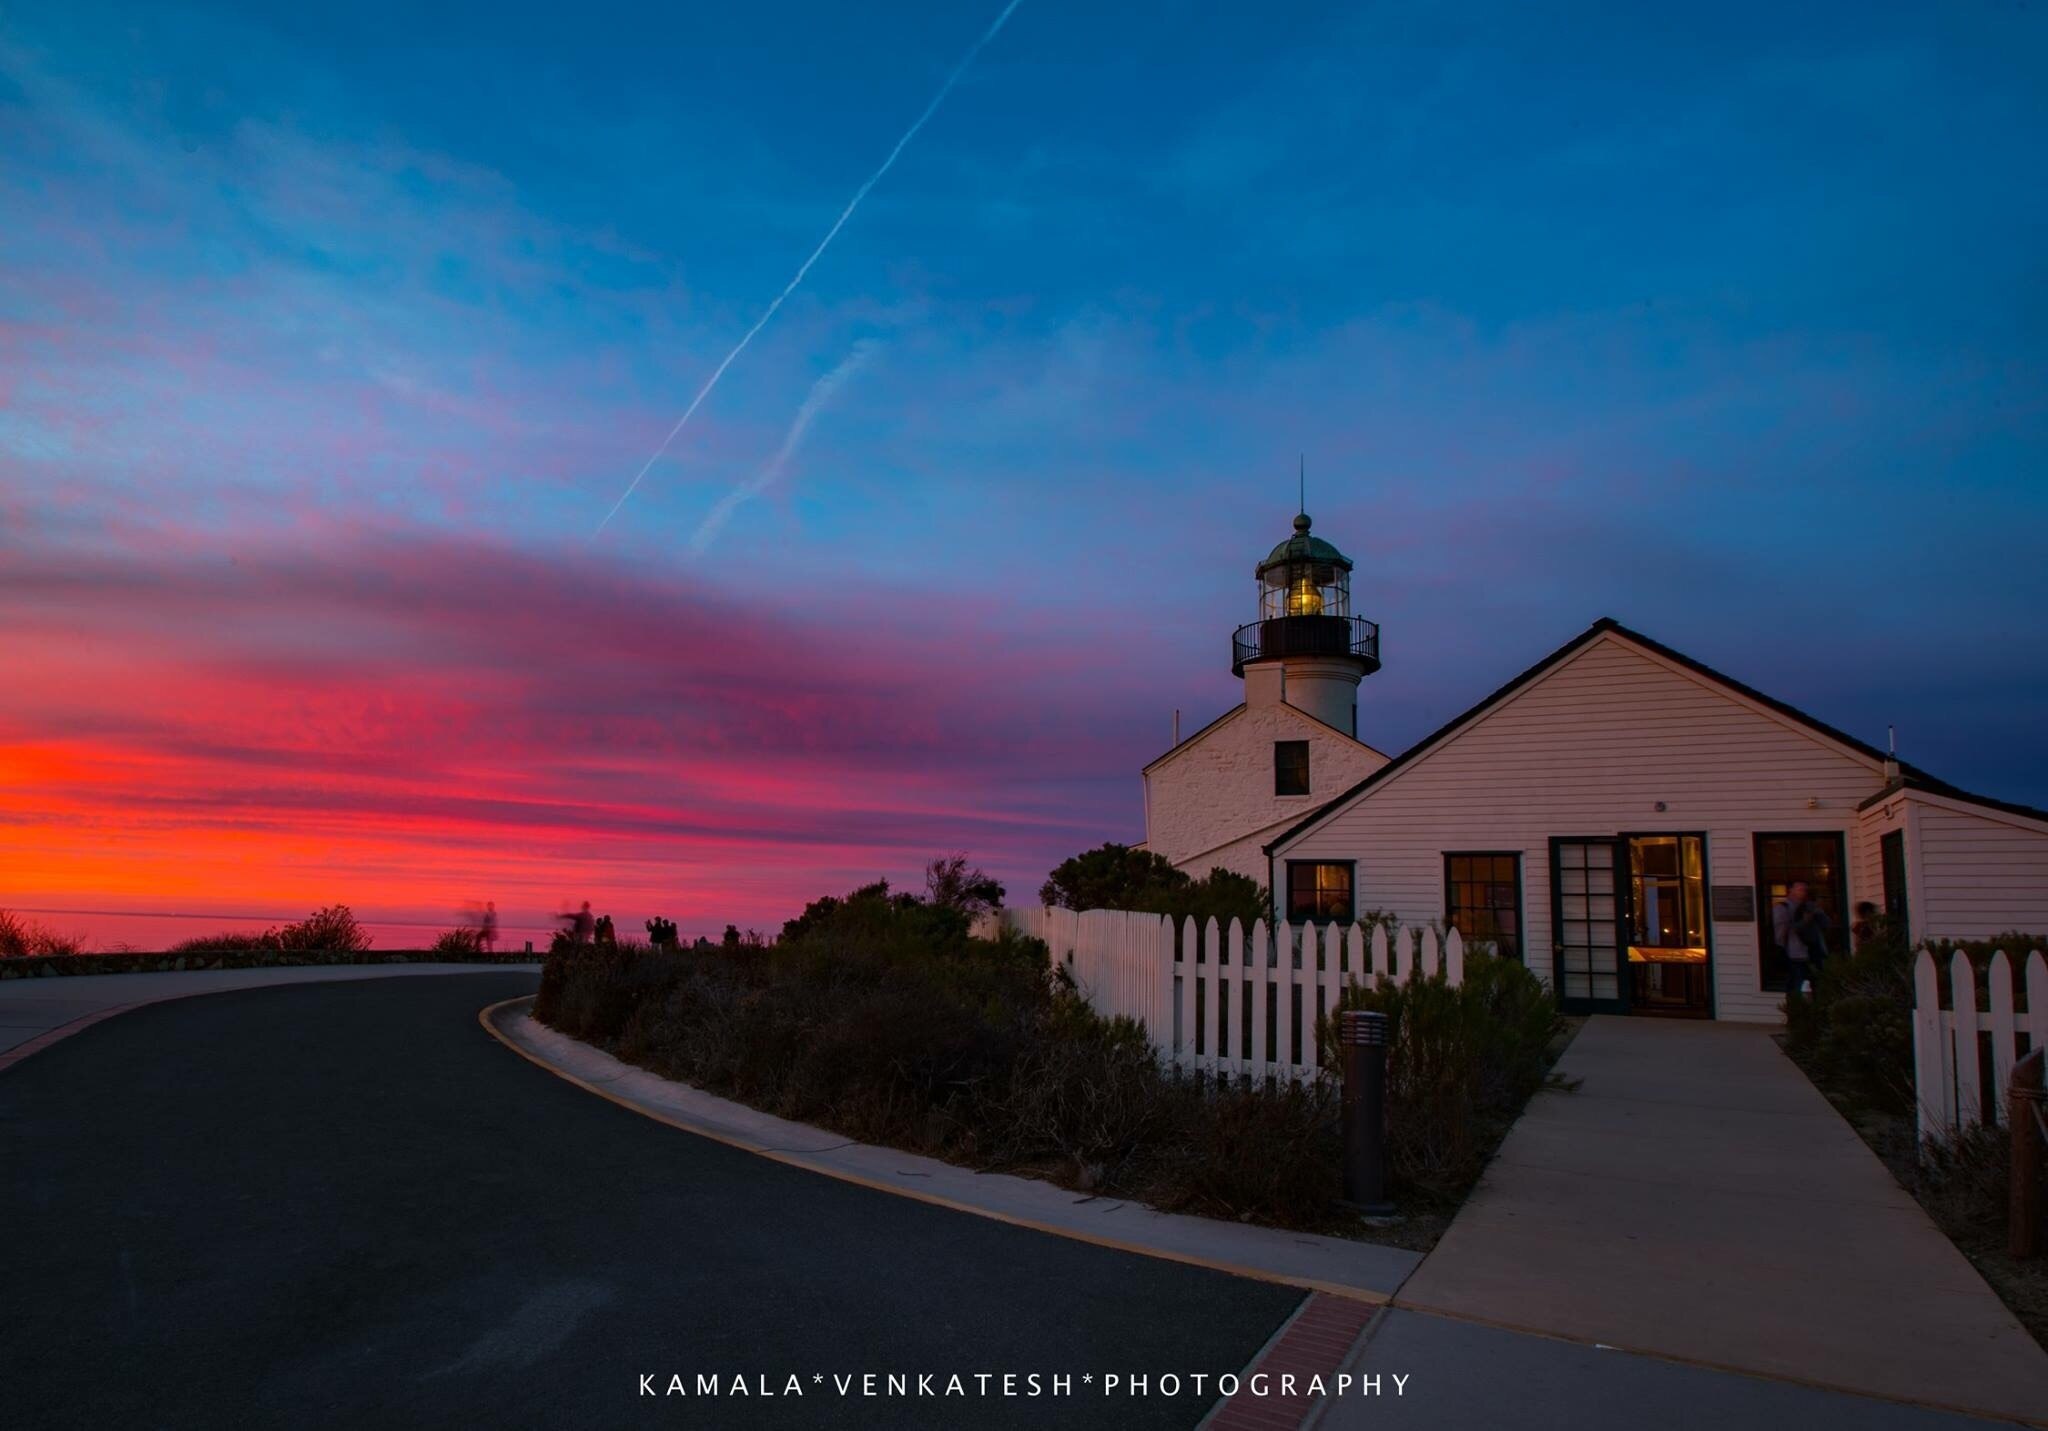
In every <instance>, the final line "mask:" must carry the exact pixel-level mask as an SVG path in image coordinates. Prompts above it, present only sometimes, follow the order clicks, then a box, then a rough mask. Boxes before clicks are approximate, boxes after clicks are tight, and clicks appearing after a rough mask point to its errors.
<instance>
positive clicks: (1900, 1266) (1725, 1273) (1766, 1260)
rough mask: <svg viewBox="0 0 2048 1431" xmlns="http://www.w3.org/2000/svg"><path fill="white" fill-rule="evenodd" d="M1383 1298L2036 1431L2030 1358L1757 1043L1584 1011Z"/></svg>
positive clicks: (1949, 1250)
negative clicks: (1572, 1084) (1457, 1207)
mask: <svg viewBox="0 0 2048 1431" xmlns="http://www.w3.org/2000/svg"><path fill="white" fill-rule="evenodd" d="M1559 1072H1560V1073H1562V1074H1564V1075H1565V1076H1567V1077H1571V1078H1577V1079H1582V1080H1584V1083H1583V1086H1582V1087H1581V1088H1580V1089H1579V1091H1578V1092H1577V1093H1575V1094H1543V1095H1539V1096H1538V1097H1537V1099H1536V1100H1535V1101H1534V1102H1533V1103H1531V1105H1530V1108H1529V1111H1528V1112H1527V1113H1526V1114H1524V1115H1523V1117H1522V1120H1521V1121H1520V1122H1519V1123H1518V1124H1516V1126H1515V1128H1514V1131H1513V1132H1512V1133H1511V1134H1509V1136H1508V1140H1507V1142H1506V1143H1505V1144H1504V1145H1503V1146H1502V1148H1501V1151H1500V1155H1499V1156H1498V1157H1497V1158H1496V1159H1495V1160H1494V1162H1493V1163H1492V1164H1491V1165H1490V1166H1489V1167H1488V1169H1487V1172H1486V1176H1485V1178H1484V1179H1483V1180H1482V1182H1481V1184H1480V1186H1479V1189H1478V1191H1477V1192H1475V1193H1474V1194H1473V1196H1472V1198H1471V1200H1470V1201H1469V1202H1467V1203H1466V1205H1465V1208H1464V1210H1463V1211H1462V1212H1461V1213H1460V1214H1459V1215H1458V1217H1457V1220H1456V1221H1455V1222H1453V1223H1452V1225H1451V1228H1450V1231H1449V1232H1448V1233H1447V1234H1446V1235H1445V1237H1444V1239H1443V1241H1442V1242H1441V1243H1440V1244H1438V1246H1437V1248H1436V1250H1435V1251H1434V1252H1432V1253H1431V1254H1430V1256H1429V1257H1428V1258H1427V1259H1425V1260H1424V1262H1423V1264H1422V1266H1421V1267H1420V1268H1419V1269H1418V1270H1417V1271H1416V1273H1415V1275H1414V1276H1413V1277H1411V1278H1410V1279H1409V1281H1408V1283H1407V1285H1406V1286H1405V1287H1403V1288H1402V1290H1401V1293H1400V1295H1399V1297H1398V1298H1397V1299H1396V1305H1397V1306H1400V1307H1406V1308H1411V1309H1415V1310H1420V1311H1433V1312H1442V1313H1447V1314H1450V1315H1452V1316H1455V1317H1459V1318H1466V1319H1470V1320H1473V1321H1478V1322H1484V1323H1491V1324H1493V1325H1494V1326H1497V1327H1505V1328H1514V1329H1521V1330H1526V1331H1535V1332H1542V1333H1546V1334H1548V1335H1550V1336H1553V1337H1562V1338H1568V1339H1571V1340H1575V1341H1580V1342H1587V1343H1595V1344H1600V1345H1603V1346H1607V1347H1614V1348H1622V1349H1626V1350H1634V1351H1642V1352H1649V1353H1653V1354H1655V1355H1657V1356H1661V1357H1668V1358H1675V1359H1678V1360H1681V1361H1687V1362H1693V1363H1698V1364H1701V1365H1704V1366H1708V1367H1720V1368H1725V1369H1728V1370H1735V1371H1744V1372H1750V1373H1757V1374H1762V1375H1766V1376H1772V1377H1783V1378H1789V1379H1793V1380H1797V1381H1804V1382H1809V1383H1813V1384H1815V1385H1818V1386H1828V1387H1837V1388H1843V1389H1848V1390H1854V1391H1859V1392H1863V1393H1866V1394H1869V1395H1874V1396H1884V1397H1894V1398H1899V1399H1902V1400H1908V1401H1915V1402H1920V1403H1923V1404H1930V1405H1937V1406H1947V1407H1953V1408H1957V1409H1963V1410H1969V1411H1974V1412H1980V1413H1984V1414H1989V1415H1998V1416H2007V1417H2013V1418H2020V1419H2027V1420H2032V1421H2037V1422H2042V1423H2048V1354H2044V1353H2043V1352H2042V1350H2041V1349H2040V1347H2038V1346H2037V1345H2035V1343H2034V1341H2033V1340H2032V1338H2030V1337H2029V1336H2028V1335H2027V1333H2026V1331H2025V1329H2024V1328H2022V1327H2021V1326H2020V1325H2019V1324H2018V1322H2017V1321H2016V1320H2014V1318H2013V1316H2012V1314H2011V1313H2010V1312H2008V1311H2007V1310H2006V1309H2005V1306H2004V1304H2003V1303H2001V1302H2000V1301H1999V1300H1998V1298H1997V1296H1996V1295H1995V1294H1994V1293H1993V1292H1992V1291H1991V1289H1990V1288H1989V1287H1987V1286H1986V1285H1985V1284H1984V1281H1983V1279H1982V1278H1980V1277H1979V1276H1978V1275H1977V1273H1976V1271H1975V1270H1974V1269H1973V1268H1972V1267H1971V1266H1970V1264H1969V1263H1968V1262H1967V1261H1966V1260H1965V1259H1964V1258H1963V1256H1962V1254H1961V1253H1959V1252H1957V1251H1956V1250H1955V1247H1954V1246H1953V1245H1952V1244H1951V1243H1950V1242H1949V1241H1948V1239H1947V1238H1945V1237H1944V1236H1942V1234H1941V1233H1940V1232H1939V1231H1938V1230H1936V1228H1935V1226H1934V1224H1933V1223H1932V1222H1930V1221H1929V1220H1928V1218H1927V1216H1926V1214H1925V1213H1924V1212H1922V1211H1921V1210H1920V1207H1919V1205H1918V1204H1917V1203H1915V1202H1914V1201H1913V1199H1912V1198H1911V1197H1910V1196H1909V1195H1908V1194H1907V1193H1906V1192H1905V1191H1904V1190H1903V1189H1902V1188H1900V1187H1899V1185H1898V1184H1897V1182H1896V1181H1894V1180H1893V1178H1892V1177H1891V1175H1890V1173H1889V1172H1887V1171H1886V1169H1885V1167H1884V1165H1883V1164H1881V1163H1880V1162H1878V1160H1877V1158H1876V1156H1875V1155H1873V1154H1872V1153H1871V1152H1870V1150H1869V1149H1868V1148H1867V1147H1865V1146H1864V1144H1863V1142H1862V1140H1861V1139H1859V1138H1858V1137H1857V1136H1856V1134H1855V1132H1854V1131H1853V1130H1852V1129H1850V1127H1849V1126H1848V1124H1847V1123H1845V1122H1844V1121H1843V1120H1842V1119H1841V1117H1840V1116H1839V1115H1838V1114H1836V1112H1835V1111H1834V1109H1833V1108H1831V1107H1830V1106H1829V1105H1828V1103H1827V1101H1826V1100H1825V1099H1823V1098H1822V1097H1821V1095H1820V1094H1819V1092H1817V1091H1816V1090H1815V1089H1814V1087H1813V1086H1812V1084H1810V1083H1809V1082H1808V1081H1807V1080H1806V1078H1805V1076H1804V1075H1803V1074H1801V1073H1800V1071H1799V1070H1798V1069H1797V1068H1796V1067H1794V1066H1793V1064H1792V1062H1791V1061H1790V1060H1789V1059H1787V1058H1786V1057H1785V1055H1784V1054H1783V1053H1782V1052H1781V1051H1780V1050H1779V1049H1778V1047H1777V1046H1776V1044H1775V1043H1774V1042H1773V1041H1772V1039H1771V1037H1770V1035H1769V1033H1768V1032H1766V1031H1764V1030H1761V1029H1756V1028H1745V1027H1742V1026H1740V1025H1732V1024H1718V1023H1679V1022H1668V1021H1661V1020H1653V1019H1625V1018H1611V1017H1610V1018H1595V1019H1591V1020H1589V1021H1588V1022H1587V1024H1586V1026H1585V1028H1584V1029H1583V1030H1581V1032H1580V1033H1579V1036H1578V1037H1577V1038H1576V1039H1575V1040H1574V1041H1573V1043H1572V1045H1571V1047H1570V1049H1569V1050H1567V1052H1566V1054H1565V1057H1564V1059H1563V1061H1562V1062H1561V1063H1560V1064H1559Z"/></svg>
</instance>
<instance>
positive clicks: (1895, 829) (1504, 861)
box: [1145, 517, 2048, 1020]
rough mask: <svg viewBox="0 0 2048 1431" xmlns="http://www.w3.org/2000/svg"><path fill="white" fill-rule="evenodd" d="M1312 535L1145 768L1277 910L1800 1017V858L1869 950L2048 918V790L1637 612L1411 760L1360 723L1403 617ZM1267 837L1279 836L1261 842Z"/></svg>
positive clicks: (2026, 927) (1566, 993)
mask: <svg viewBox="0 0 2048 1431" xmlns="http://www.w3.org/2000/svg"><path fill="white" fill-rule="evenodd" d="M1296 528H1297V531H1296V535H1295V537H1294V538H1293V539H1291V540H1290V541H1289V542H1284V543H1282V544H1281V546H1280V547H1278V548H1275V550H1274V552H1273V554H1272V555H1271V556H1270V557H1268V558H1267V559H1266V561H1265V562H1262V563H1261V564H1260V567H1259V581H1260V592H1261V602H1262V606H1261V611H1260V619H1259V620H1258V621H1256V622H1253V623H1251V624H1250V625H1248V626H1246V627H1243V628H1240V630H1239V631H1238V633H1237V636H1236V640H1235V657H1236V661H1237V666H1238V669H1239V671H1240V672H1241V673H1242V674H1243V676H1244V680H1245V703H1244V704H1243V705H1242V706H1239V707H1238V708H1237V709H1235V710H1233V711H1231V712H1229V713H1228V714H1226V715H1225V716H1223V717H1222V718H1221V719H1220V720H1218V721H1216V722H1214V723H1212V724H1211V725H1210V726H1208V727H1206V728H1205V729H1203V730H1201V731H1198V732H1196V734H1195V735H1193V736H1191V737H1190V738H1189V739H1187V740H1185V741H1182V742H1180V743H1179V744H1178V745H1176V746H1175V747H1174V748H1173V749H1172V750H1170V751H1168V752H1167V753H1166V754H1165V755H1163V756H1161V757H1160V758H1159V759H1158V760H1155V761H1154V762H1153V763H1152V764H1151V765H1149V766H1147V767H1146V770H1145V790H1146V819H1147V843H1148V847H1149V848H1151V849H1153V850H1155V851H1157V852H1158V853H1160V854H1162V855H1164V856H1166V858H1168V859H1170V860H1172V861H1173V862H1174V863H1175V864H1176V865H1178V866H1180V867H1182V868H1184V869H1186V870H1188V872H1189V873H1191V874H1196V875H1200V874H1202V873H1204V872H1206V870H1207V868H1208V867H1209V866H1210V865H1213V864H1221V865H1225V866H1226V867H1228V868H1232V869H1237V870H1240V871H1242V872H1245V873H1249V874H1255V875H1257V876H1258V877H1259V878H1260V879H1261V880H1262V881H1265V882H1266V883H1267V887H1268V888H1269V889H1270V890H1271V891H1272V893H1273V903H1274V913H1275V917H1276V918H1279V919H1286V920H1290V921H1299V920H1305V919H1313V920H1340V921H1342V920H1349V919H1351V918H1352V917H1353V916H1354V915H1355V914H1356V913H1357V912H1358V911H1361V910H1378V911H1382V912H1385V913H1387V914H1390V915H1392V916H1394V917H1395V918H1397V919H1399V920H1401V921H1403V922H1406V923H1411V924H1413V923H1427V922H1432V921H1437V920H1442V921H1446V922H1448V923H1449V924H1451V925H1453V926H1455V927H1456V928H1458V929H1459V930H1460V931H1461V932H1462V933H1463V934H1464V936H1465V937H1466V938H1467V939H1468V940H1470V939H1484V940H1488V941H1490V942H1492V943H1493V945H1494V946H1495V947H1496V948H1497V949H1498V950H1500V951H1501V952H1504V953H1508V954H1511V955H1513V956H1515V957H1517V958H1520V959H1522V960H1523V961H1524V962H1526V963H1527V964H1528V965H1529V966H1530V967H1531V968H1532V969H1534V970H1536V971H1537V972H1538V973H1539V974H1541V975H1542V976H1543V977H1544V978H1546V979H1547V980H1549V981H1550V982H1551V983H1552V984H1553V986H1554V987H1555V988H1556V989H1557V990H1558V992H1559V996H1560V998H1561V1000H1562V1002H1563V1004H1564V1006H1565V1008H1566V1009H1567V1010H1568V1011H1583V1012H1594V1011H1598V1012H1611V1013H1624V1012H1625V1013H1656V1014H1670V1015H1679V1016H1691V1017H1699V1018H1723V1019H1743V1020H1775V1019H1777V1018H1778V1017H1779V1016H1780V1009H1781V1006H1782V1004H1783V993H1782V990H1783V988H1784V978H1785V964H1784V956H1783V953H1782V951H1781V950H1780V949H1779V948H1778V947H1777V945H1776V943H1775V941H1774V940H1773V938H1772V936H1771V928H1770V908H1771V905H1772V904H1773V902H1775V901H1776V900H1777V899H1779V898H1781V897H1782V896H1783V894H1784V891H1785V889H1786V887H1787V886H1788V885H1789V884H1790V883H1791V882H1792V881H1793V880H1795V879H1798V880H1804V881H1806V882H1807V884H1808V886H1809V888H1810V890H1811V891H1812V895H1813V897H1814V898H1815V899H1817V900H1818V901H1819V902H1820V903H1821V904H1822V905H1823V907H1825V908H1826V909H1828V910H1829V911H1830V912H1831V914H1832V916H1833V918H1834V921H1835V925H1836V929H1837V931H1838V934H1837V938H1838V942H1839V943H1840V944H1841V945H1842V946H1843V947H1846V946H1847V940H1848V929H1849V926H1850V925H1851V923H1852V922H1853V919H1854V911H1855V909H1856V908H1857V906H1858V905H1860V904H1863V903H1866V902H1867V903H1869V904H1872V905H1874V906H1876V907H1877V908H1878V909H1880V910H1882V911H1884V912H1886V913H1888V914H1890V915H1891V916H1892V917H1893V918H1895V919H1899V920H1903V921H1904V922H1905V925H1906V927H1907V928H1908V930H1909V931H1910V933H1911V935H1912V937H1913V938H1915V939H1916V940H1918V939H1927V938H1977V937H1983V936H1988V935H1992V934H1997V933H2001V932H2004V931H2007V930H2013V929H2019V930H2023V931H2026V932H2030V933H2037V934H2048V811H2041V810H2035V809H2031V808H2029V807H2026V806H2023V805H2016V804H2012V803H2009V802H2006V801H2002V800H1994V799H1989V798H1987V797H1984V796H1981V795H1973V794H1970V793H1968V792H1966V791H1963V790H1959V789H1957V788H1955V787H1954V786H1951V785H1949V784H1947V783H1945V782H1943V781H1940V780H1937V779H1935V778H1933V777H1931V776H1929V775H1927V774H1925V773H1923V772H1921V771H1919V770H1916V769H1914V768H1913V767H1912V766H1910V765H1906V764H1903V763H1901V762H1898V761H1895V760H1891V759H1889V758H1888V757H1887V756H1886V754H1885V753H1884V752H1883V751H1880V750H1877V749H1875V748H1873V747H1872V746H1870V745H1867V744H1865V743H1864V742H1862V741H1859V740H1857V739H1855V738H1854V737H1851V736H1849V735H1846V734H1844V733H1843V732H1841V731H1838V730H1835V729H1833V728H1831V727H1829V726H1827V725H1825V724H1823V723H1821V722H1820V721H1818V720H1815V719H1814V718H1813V717H1811V716H1808V715H1806V714H1804V713H1803V712H1801V711H1798V710H1795V709H1793V708H1792V707H1790V706H1788V705H1786V704H1784V703H1783V702H1781V701H1777V700H1774V699H1772V698H1771V697H1769V696H1766V695H1764V694H1763V693H1762V692H1760V691H1756V690H1753V689H1751V688H1750V687H1748V686H1745V685H1743V684H1742V683H1741V682H1739V681H1735V680H1732V679H1730V678H1729V677H1727V676H1724V675H1722V674H1721V673H1719V672H1718V671H1714V670H1712V669H1710V668H1708V667H1706V666H1703V665H1701V664H1700V663H1699V662H1697V661H1694V660H1692V659H1690V658H1689V657H1686V656H1684V655H1681V654H1680V653H1679V652H1677V651H1674V650H1672V649H1671V648H1669V647H1667V646H1664V645H1662V644H1660V643H1658V642H1656V641H1654V640H1651V639H1650V638H1649V637H1647V636H1644V635H1642V634H1640V633H1638V632H1635V631H1631V630H1629V629H1628V628H1627V627H1624V626H1622V625H1621V624H1619V623H1618V622H1616V621H1613V620H1602V621H1599V622H1596V623H1595V624H1594V625H1593V626H1592V627H1591V628H1589V629H1588V630H1586V631H1585V632H1584V633H1582V634H1581V635H1579V636H1578V637H1577V638H1575V639H1574V640H1572V641H1570V642H1568V643H1566V644H1565V645H1564V646H1562V647H1560V648H1559V649H1557V650H1556V651H1553V652H1552V653H1551V654H1550V655H1548V656H1546V657H1544V658H1543V659H1542V660H1541V661H1539V662H1537V663H1536V664H1535V665H1534V666H1531V667H1530V668H1529V669H1528V670H1526V671H1524V672H1523V673H1522V674H1521V675H1519V676H1517V677H1515V678H1514V679H1513V680H1512V681H1509V682H1508V683H1507V684H1506V685H1504V686H1502V687H1501V688H1500V689H1499V690H1497V691H1495V692H1494V693H1493V694H1491V695H1489V696H1487V697H1486V698H1485V699H1484V700H1482V701H1480V702H1479V704H1477V705H1475V706H1474V707H1472V708H1471V709H1470V710H1468V711H1466V712H1465V713H1464V714H1462V715H1460V716H1458V717H1457V718H1456V719H1454V720H1452V721H1451V722H1449V723H1448V724H1447V725H1445V726H1443V727H1442V728H1441V729H1440V730H1438V731H1436V732H1435V733H1434V734H1432V735H1430V736H1428V737H1426V738H1425V739H1423V740H1422V741H1421V742H1419V743H1418V744H1416V745H1415V746H1414V747H1412V748H1411V749H1409V750H1407V751H1405V752H1403V753H1402V754H1400V755H1399V756H1396V757H1394V758H1393V759H1391V760H1390V759H1387V758H1386V757H1385V756H1383V755H1381V754H1380V753H1379V752H1378V751H1376V750H1374V749H1372V748H1371V747H1370V746H1368V745H1365V744H1363V743H1361V742H1360V741H1359V740H1358V739H1357V738H1356V733H1357V726H1356V709H1357V705H1356V691H1357V687H1358V683H1359V681H1360V680H1361V679H1362V678H1363V677H1364V676H1366V675H1369V674H1371V672H1373V671H1375V670H1377V669H1378V666H1379V650H1378V645H1379V642H1378V631H1377V629H1376V628H1374V627H1373V626H1372V623H1370V622H1367V621H1364V620H1363V619H1362V618H1360V617H1356V616H1354V615H1352V613H1351V611H1350V605H1349V602H1350V593H1349V573H1350V570H1351V563H1350V562H1349V561H1348V560H1346V559H1345V558H1344V557H1343V556H1342V555H1341V554H1339V553H1338V552H1337V551H1336V549H1335V548H1334V547H1332V546H1330V545H1329V544H1328V543H1326V542H1323V541H1321V540H1320V539H1316V538H1311V537H1310V536H1309V535H1308V528H1309V523H1308V520H1307V518H1305V517H1304V518H1300V519H1297V522H1296ZM1254 848H1255V849H1256V850H1257V852H1258V853H1257V856H1256V858H1255V859H1254V858H1252V857H1251V855H1250V853H1249V851H1250V850H1251V849H1254Z"/></svg>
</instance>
